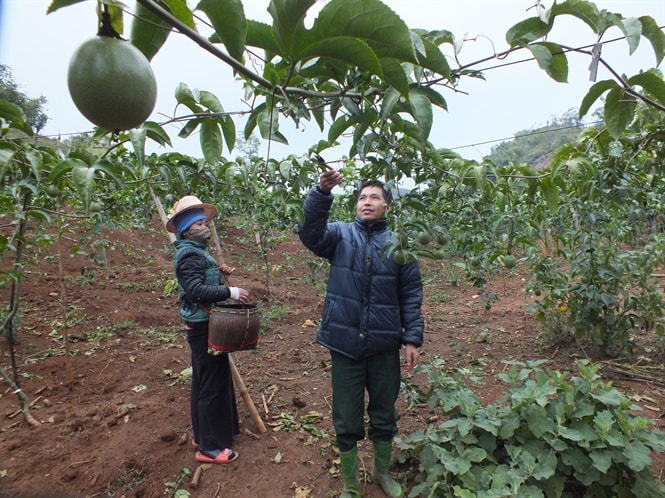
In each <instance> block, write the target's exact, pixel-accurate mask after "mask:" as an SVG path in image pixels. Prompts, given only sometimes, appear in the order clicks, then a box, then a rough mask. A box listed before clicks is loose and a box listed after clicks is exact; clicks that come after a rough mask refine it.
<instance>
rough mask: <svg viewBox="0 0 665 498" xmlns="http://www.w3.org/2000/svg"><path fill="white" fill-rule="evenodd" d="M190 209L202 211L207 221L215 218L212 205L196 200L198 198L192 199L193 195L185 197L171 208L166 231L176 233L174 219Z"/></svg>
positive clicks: (214, 209)
mask: <svg viewBox="0 0 665 498" xmlns="http://www.w3.org/2000/svg"><path fill="white" fill-rule="evenodd" d="M192 209H203V213H204V214H205V215H206V216H207V217H208V221H210V220H211V219H212V218H214V217H215V216H217V208H216V207H215V206H213V205H212V204H204V203H202V202H201V201H200V200H199V199H198V197H194V196H193V195H186V196H185V197H183V198H182V199H180V200H179V201H177V202H176V203H175V204H174V205H173V208H172V209H171V212H170V213H169V219H168V221H167V222H166V230H168V231H169V232H171V233H176V232H177V231H178V229H177V228H176V225H175V223H174V222H175V219H176V218H177V217H178V215H180V214H182V213H184V212H185V211H190V210H192Z"/></svg>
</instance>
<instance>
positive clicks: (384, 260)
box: [298, 170, 424, 497]
mask: <svg viewBox="0 0 665 498" xmlns="http://www.w3.org/2000/svg"><path fill="white" fill-rule="evenodd" d="M342 181H343V177H342V175H341V173H339V172H338V171H335V170H330V171H326V172H324V173H322V174H321V176H320V177H319V185H318V186H316V187H315V188H313V189H312V190H311V191H310V192H309V194H308V195H307V199H306V200H305V205H304V207H303V211H304V223H303V225H301V226H300V227H299V229H298V234H299V236H300V240H301V241H302V243H303V244H304V245H305V246H306V247H307V248H308V249H310V250H311V251H312V252H313V253H314V254H316V255H317V256H321V257H323V258H327V259H328V260H329V261H330V275H329V277H328V289H327V293H326V299H325V303H324V308H323V316H322V319H321V325H320V328H319V331H318V333H317V342H318V343H319V344H321V345H323V346H325V347H326V348H328V349H329V350H330V354H331V359H332V389H333V424H334V426H335V433H336V438H337V446H338V448H339V451H340V461H341V466H342V475H343V478H344V490H343V492H342V495H341V496H342V497H354V496H362V493H361V490H360V484H359V479H358V448H357V442H358V441H360V440H362V439H364V437H365V425H364V419H363V417H364V399H365V390H367V393H368V395H369V402H368V404H367V414H368V415H369V429H368V435H369V438H370V440H371V441H372V443H373V449H374V463H373V466H372V479H373V480H374V481H376V482H378V483H379V485H380V486H381V487H382V488H383V490H384V491H385V492H386V494H387V495H388V496H391V497H400V496H403V491H402V488H401V487H400V485H399V484H398V483H397V482H396V481H395V480H394V479H392V477H390V475H389V474H388V467H389V465H390V459H391V455H392V441H393V438H394V436H395V434H396V433H397V419H398V418H399V416H398V414H397V411H396V409H395V401H396V400H397V396H398V394H399V387H400V375H401V369H400V349H401V346H402V345H404V346H405V351H406V366H407V368H413V367H414V366H415V364H416V363H417V361H418V349H417V348H418V347H419V346H421V345H422V343H423V329H424V320H423V316H422V313H421V305H422V297H423V293H422V279H421V276H420V270H419V267H418V263H417V262H416V261H413V262H411V263H408V264H405V265H399V264H397V263H396V262H395V261H394V259H393V257H392V254H389V253H382V249H383V248H384V247H385V246H386V244H387V243H388V240H389V238H390V236H391V235H392V232H391V231H390V230H389V229H388V222H387V220H386V217H385V216H386V213H387V212H388V211H389V210H390V205H391V202H392V195H391V194H390V192H389V191H388V190H387V189H386V188H385V187H384V186H383V184H381V183H380V182H375V181H368V182H365V183H363V184H362V185H361V187H360V192H359V195H358V201H357V204H356V219H355V221H354V222H353V223H341V222H331V223H329V222H328V216H329V213H330V207H331V205H332V202H333V196H332V195H331V191H332V189H333V188H334V187H335V186H337V185H339V184H340V183H341V182H342Z"/></svg>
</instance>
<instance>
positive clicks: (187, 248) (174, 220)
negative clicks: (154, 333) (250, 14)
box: [166, 195, 249, 464]
mask: <svg viewBox="0 0 665 498" xmlns="http://www.w3.org/2000/svg"><path fill="white" fill-rule="evenodd" d="M172 213H173V214H172V216H171V217H170V218H169V220H168V221H167V222H166V229H167V230H168V231H169V232H171V233H175V234H176V237H177V239H176V240H175V242H174V245H175V248H176V254H175V262H174V267H175V273H176V277H177V279H178V285H179V287H180V303H181V304H180V316H181V318H182V320H183V322H184V323H185V329H186V331H187V342H188V343H189V346H190V349H191V352H192V391H191V417H192V431H193V436H194V439H193V441H192V444H193V445H194V446H195V447H197V452H196V459H197V460H198V461H200V462H206V463H221V464H224V463H230V462H232V461H234V460H235V459H236V458H238V454H237V453H236V452H234V451H233V450H232V449H231V447H232V445H233V438H234V436H235V435H236V434H238V432H239V426H238V412H237V407H236V399H235V392H234V389H233V377H232V375H231V367H230V363H229V357H228V354H219V355H211V354H208V319H209V308H210V307H211V306H213V305H215V304H221V303H223V302H224V301H226V300H227V299H234V300H237V301H238V302H240V303H247V302H248V300H249V292H248V291H246V290H245V289H241V288H239V287H229V286H228V285H226V284H225V283H221V282H222V281H223V279H222V273H224V274H230V273H232V272H233V271H234V268H232V267H230V266H228V265H221V266H218V264H217V261H216V260H215V259H214V258H213V257H212V255H211V254H210V253H209V252H208V242H209V240H210V237H211V235H212V232H211V230H210V228H209V227H208V222H209V221H210V220H211V219H212V218H214V217H215V216H216V215H217V209H216V208H215V206H213V205H211V204H204V203H202V202H201V201H200V200H199V199H198V198H196V197H194V196H192V195H188V196H185V197H183V198H182V199H180V200H179V201H177V202H176V203H175V205H174V206H173V211H172Z"/></svg>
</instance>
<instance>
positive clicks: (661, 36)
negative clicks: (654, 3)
mask: <svg viewBox="0 0 665 498" xmlns="http://www.w3.org/2000/svg"><path fill="white" fill-rule="evenodd" d="M640 22H641V23H642V35H643V36H644V37H645V38H646V39H647V40H649V42H651V47H652V48H653V52H654V54H656V65H660V63H661V62H662V61H663V56H665V33H663V30H662V29H660V26H658V23H656V21H655V20H654V19H653V18H652V17H649V16H642V17H640Z"/></svg>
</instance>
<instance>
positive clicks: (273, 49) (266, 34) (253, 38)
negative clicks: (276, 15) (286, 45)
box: [245, 19, 280, 61]
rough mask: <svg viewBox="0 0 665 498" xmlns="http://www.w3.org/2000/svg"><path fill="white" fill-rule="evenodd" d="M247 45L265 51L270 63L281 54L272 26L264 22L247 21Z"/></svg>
mask: <svg viewBox="0 0 665 498" xmlns="http://www.w3.org/2000/svg"><path fill="white" fill-rule="evenodd" d="M245 43H246V44H247V46H250V47H258V48H261V49H263V50H264V51H265V58H266V60H268V61H270V60H271V59H272V58H273V57H274V56H275V55H276V54H278V53H280V48H279V44H278V43H277V40H275V37H274V35H273V30H272V26H270V25H269V24H266V23H263V22H259V21H253V20H251V19H248V20H247V34H246V40H245Z"/></svg>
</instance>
